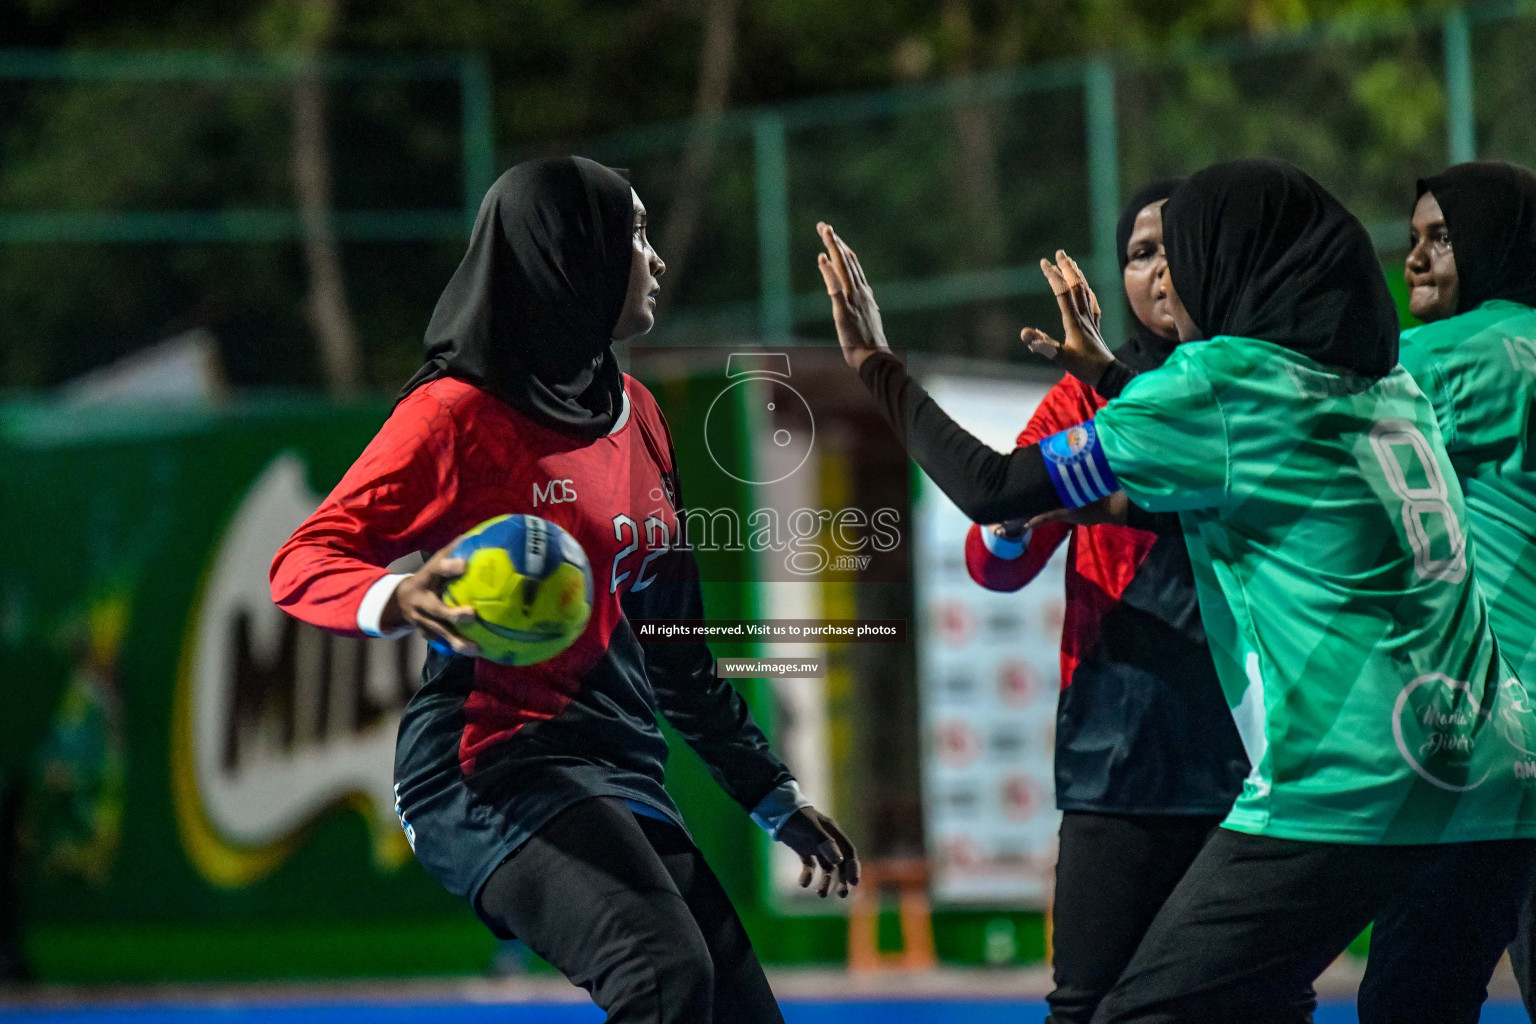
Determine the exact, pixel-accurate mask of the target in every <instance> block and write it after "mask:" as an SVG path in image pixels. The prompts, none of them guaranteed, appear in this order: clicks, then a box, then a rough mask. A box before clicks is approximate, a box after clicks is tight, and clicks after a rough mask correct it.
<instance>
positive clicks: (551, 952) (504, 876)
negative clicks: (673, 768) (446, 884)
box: [479, 798, 784, 1024]
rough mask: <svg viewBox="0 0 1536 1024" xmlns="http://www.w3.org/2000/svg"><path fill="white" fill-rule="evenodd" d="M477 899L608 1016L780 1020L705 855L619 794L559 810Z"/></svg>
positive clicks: (653, 1022)
mask: <svg viewBox="0 0 1536 1024" xmlns="http://www.w3.org/2000/svg"><path fill="white" fill-rule="evenodd" d="M479 903H480V911H481V913H482V915H484V916H485V917H486V918H488V919H489V920H491V921H493V922H495V923H497V924H499V925H501V926H502V927H504V928H505V929H506V930H507V931H509V932H512V933H513V934H515V935H516V936H517V937H518V938H520V939H522V940H523V941H524V942H526V943H527V944H528V947H529V948H530V949H532V950H533V951H534V952H535V953H537V954H539V955H540V956H541V957H543V958H544V959H545V960H548V961H549V962H550V963H551V964H552V965H554V967H555V968H556V969H558V970H559V971H560V972H561V973H562V974H564V975H565V976H566V977H567V978H569V979H570V980H571V981H572V982H574V983H575V984H577V985H580V986H581V987H582V988H584V989H586V990H587V991H588V992H589V993H591V995H592V1000H593V1002H595V1003H597V1005H598V1006H600V1007H602V1008H603V1009H604V1010H605V1011H607V1013H608V1021H609V1024H621V1022H622V1024H629V1022H637V1024H638V1022H641V1021H644V1022H645V1024H672V1022H677V1024H682V1022H689V1024H708V1022H711V1021H719V1022H721V1024H725V1022H730V1024H738V1022H739V1024H783V1020H784V1018H783V1017H782V1016H781V1015H780V1014H779V1007H778V1003H777V1002H776V1001H775V1000H774V997H773V992H772V990H771V989H769V987H768V979H767V978H766V977H764V976H763V969H762V966H761V965H760V964H759V963H758V962H757V954H756V953H754V952H753V951H752V943H751V941H750V940H748V938H747V933H746V931H745V930H744V929H743V928H742V926H741V920H740V919H739V918H738V917H737V916H736V911H735V909H734V908H732V906H731V901H730V899H729V898H728V897H727V896H726V894H725V890H724V889H722V888H721V887H720V882H719V880H718V879H716V878H715V875H714V872H712V871H711V870H710V869H709V865H707V864H705V863H704V857H703V856H702V855H701V854H700V853H699V851H698V849H697V848H696V847H695V846H694V845H693V842H692V841H691V840H690V839H689V838H688V836H687V835H685V834H684V833H683V832H682V830H680V829H678V828H677V827H676V826H674V825H670V824H667V823H665V822H661V821H656V820H654V819H651V818H646V817H637V816H636V815H635V814H634V813H633V812H631V811H630V809H629V808H628V807H626V806H625V804H624V802H623V801H621V800H616V799H611V798H598V799H592V800H584V801H582V802H581V803H578V804H573V805H572V806H570V807H568V808H566V809H565V810H564V811H562V812H561V813H560V814H559V815H557V816H556V817H555V818H554V820H552V821H551V822H550V823H549V824H547V825H545V826H544V827H543V828H541V829H539V831H538V832H537V833H535V834H534V836H533V838H532V839H530V840H529V841H528V842H527V843H525V844H523V846H522V847H520V848H519V849H518V851H517V852H516V853H514V854H513V855H512V856H511V857H509V858H507V860H506V861H505V862H504V863H503V864H502V865H501V867H499V868H497V869H496V871H495V872H494V873H493V874H492V875H491V877H490V879H489V880H487V881H486V883H485V886H484V887H483V888H482V889H481V890H480V898H479Z"/></svg>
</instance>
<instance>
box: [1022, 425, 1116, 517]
mask: <svg viewBox="0 0 1536 1024" xmlns="http://www.w3.org/2000/svg"><path fill="white" fill-rule="evenodd" d="M1040 454H1042V455H1044V456H1045V469H1046V472H1048V473H1050V474H1051V483H1052V484H1054V485H1055V487H1056V495H1057V497H1059V498H1061V503H1062V505H1064V506H1066V507H1067V508H1082V507H1083V506H1084V505H1091V504H1093V503H1094V502H1095V501H1098V500H1099V499H1100V498H1107V497H1109V496H1110V495H1111V494H1114V493H1115V492H1116V491H1118V490H1119V489H1120V483H1119V481H1117V480H1116V479H1115V474H1114V473H1111V472H1110V470H1109V460H1108V459H1106V458H1105V457H1104V448H1103V446H1101V445H1100V444H1099V434H1098V431H1096V430H1095V429H1094V427H1093V421H1092V420H1089V421H1088V422H1086V423H1079V424H1078V425H1077V426H1075V427H1068V428H1067V429H1066V430H1063V431H1062V432H1061V433H1059V434H1052V435H1051V436H1050V437H1047V438H1046V439H1045V440H1043V441H1041V442H1040Z"/></svg>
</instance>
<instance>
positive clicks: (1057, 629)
mask: <svg viewBox="0 0 1536 1024" xmlns="http://www.w3.org/2000/svg"><path fill="white" fill-rule="evenodd" d="M924 383H925V386H926V387H927V389H928V391H929V393H930V394H931V395H932V396H933V397H934V400H935V401H937V402H938V403H939V404H940V405H942V406H943V407H944V409H945V410H946V411H947V412H949V414H950V415H951V416H953V417H954V418H955V419H956V420H957V421H958V422H959V423H960V425H961V426H963V427H965V428H966V429H967V430H969V431H970V432H971V433H973V434H975V435H976V436H977V437H978V438H980V439H981V440H982V441H984V442H986V443H987V444H990V445H991V446H992V447H994V448H996V449H997V450H999V451H1004V452H1006V451H1011V450H1012V449H1013V447H1014V440H1015V438H1016V437H1017V436H1018V433H1019V431H1020V430H1022V429H1023V427H1024V425H1025V424H1026V423H1027V422H1029V418H1030V416H1031V415H1032V414H1033V412H1034V410H1035V407H1036V406H1037V405H1038V404H1039V403H1040V400H1041V398H1043V397H1044V395H1045V393H1046V391H1047V390H1048V387H1047V386H1046V385H1044V384H1034V383H1025V382H1006V381H1001V382H1000V381H995V380H985V379H979V378H964V377H936V378H932V379H930V380H928V381H925V382H924ZM914 512H915V514H914V533H915V537H916V541H915V543H916V551H915V561H914V573H915V575H914V581H913V582H914V587H915V597H916V604H917V612H918V643H919V660H918V687H919V692H920V695H921V706H922V722H921V729H922V737H923V745H924V749H923V801H924V820H925V827H926V831H927V842H928V857H929V863H930V864H931V866H932V870H933V895H934V898H935V900H937V901H941V902H964V903H984V904H987V905H989V906H998V907H1033V908H1041V907H1045V906H1046V905H1047V904H1048V903H1049V897H1050V890H1051V880H1052V877H1053V872H1054V870H1055V865H1056V830H1057V826H1058V823H1059V822H1060V814H1059V813H1058V812H1057V811H1056V809H1055V791H1054V790H1055V782H1054V772H1053V763H1054V751H1055V736H1056V697H1057V693H1058V692H1059V690H1060V686H1061V662H1060V650H1061V622H1062V612H1063V606H1064V601H1063V595H1062V579H1063V573H1064V571H1065V566H1066V550H1067V546H1066V545H1065V544H1063V545H1062V546H1061V547H1060V548H1059V549H1058V550H1057V552H1056V555H1055V557H1054V558H1052V560H1051V562H1050V563H1049V564H1048V565H1047V566H1046V567H1045V569H1044V570H1043V571H1042V572H1041V573H1040V575H1039V576H1038V577H1036V578H1035V580H1034V581H1033V582H1032V583H1030V585H1029V586H1027V587H1025V588H1024V589H1023V590H1021V591H1018V592H1016V593H1012V594H1008V593H997V592H994V591H989V590H987V589H985V588H983V587H982V586H981V585H979V584H977V583H976V582H974V581H973V580H972V579H971V578H970V575H969V573H968V572H967V571H966V567H965V536H966V532H967V530H968V529H969V528H970V525H971V523H970V520H969V519H968V518H966V516H965V515H964V513H962V512H961V511H960V510H959V509H958V508H956V507H955V505H954V503H953V502H951V501H950V500H949V499H948V498H946V497H945V496H944V494H943V493H942V492H941V491H939V489H938V488H937V487H935V486H934V485H933V484H932V482H931V481H929V480H928V479H927V478H926V477H924V478H923V479H922V482H921V484H920V485H919V489H918V493H917V495H916V501H915V508H914Z"/></svg>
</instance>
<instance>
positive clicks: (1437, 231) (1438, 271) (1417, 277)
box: [1403, 192, 1459, 323]
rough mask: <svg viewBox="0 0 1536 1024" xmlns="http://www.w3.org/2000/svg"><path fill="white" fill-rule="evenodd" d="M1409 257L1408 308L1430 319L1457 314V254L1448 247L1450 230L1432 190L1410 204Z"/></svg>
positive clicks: (1406, 277)
mask: <svg viewBox="0 0 1536 1024" xmlns="http://www.w3.org/2000/svg"><path fill="white" fill-rule="evenodd" d="M1408 244H1409V245H1410V246H1412V248H1410V249H1409V250H1408V259H1407V260H1406V261H1405V262H1404V263H1403V281H1404V283H1406V284H1407V285H1408V312H1410V313H1412V314H1413V315H1414V316H1416V317H1418V318H1419V319H1420V320H1423V321H1424V322H1425V323H1430V322H1432V321H1435V320H1444V319H1445V318H1446V317H1448V316H1454V315H1455V314H1456V298H1457V291H1458V288H1459V285H1458V282H1457V279H1456V254H1455V253H1454V252H1452V251H1451V233H1450V229H1448V228H1447V227H1446V226H1445V214H1444V213H1442V212H1441V210H1440V201H1439V200H1438V199H1436V198H1435V194H1434V193H1433V192H1425V193H1424V194H1423V195H1421V196H1419V201H1418V203H1417V204H1415V205H1414V208H1413V219H1412V220H1411V221H1409V222H1408Z"/></svg>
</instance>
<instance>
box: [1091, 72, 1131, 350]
mask: <svg viewBox="0 0 1536 1024" xmlns="http://www.w3.org/2000/svg"><path fill="white" fill-rule="evenodd" d="M1083 93H1084V95H1083V111H1084V114H1085V115H1086V117H1087V122H1088V123H1087V130H1088V212H1089V224H1090V226H1091V230H1092V233H1093V260H1092V263H1091V266H1092V272H1093V277H1092V279H1091V281H1090V283H1091V284H1093V285H1094V287H1095V289H1096V292H1097V294H1098V296H1099V304H1100V305H1101V306H1102V307H1103V314H1104V319H1103V323H1102V325H1101V326H1102V329H1103V333H1104V338H1105V340H1106V341H1108V342H1109V343H1110V344H1111V345H1118V344H1119V343H1120V341H1121V339H1123V338H1124V337H1125V302H1124V301H1123V300H1121V298H1120V293H1121V291H1122V289H1121V285H1120V260H1119V258H1118V257H1117V254H1116V253H1115V225H1116V223H1117V222H1118V221H1119V219H1120V153H1119V146H1118V140H1117V136H1118V134H1119V127H1118V125H1117V124H1116V120H1115V69H1114V65H1112V64H1111V63H1110V62H1109V61H1107V60H1103V59H1100V60H1093V61H1089V62H1088V63H1087V64H1086V65H1085V66H1084V68H1083Z"/></svg>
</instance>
